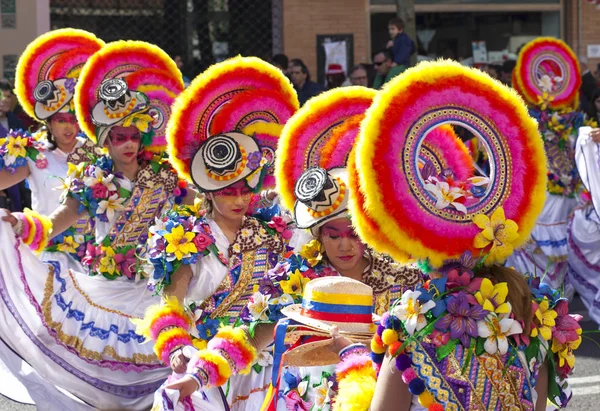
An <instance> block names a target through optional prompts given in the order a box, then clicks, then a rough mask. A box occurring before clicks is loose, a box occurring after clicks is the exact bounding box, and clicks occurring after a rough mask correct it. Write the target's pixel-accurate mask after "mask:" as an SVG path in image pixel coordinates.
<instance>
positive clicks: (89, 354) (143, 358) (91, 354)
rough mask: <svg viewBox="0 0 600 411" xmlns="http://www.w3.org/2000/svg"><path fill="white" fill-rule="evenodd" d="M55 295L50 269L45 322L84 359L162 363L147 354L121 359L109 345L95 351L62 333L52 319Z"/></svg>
mask: <svg viewBox="0 0 600 411" xmlns="http://www.w3.org/2000/svg"><path fill="white" fill-rule="evenodd" d="M53 295H54V267H53V266H51V265H50V266H49V267H48V278H47V279H46V286H45V287H44V298H43V300H42V312H43V314H44V320H45V321H46V323H47V325H48V327H50V328H52V329H53V330H54V331H55V332H56V338H58V340H59V341H60V342H61V343H63V344H64V345H66V346H68V347H71V348H73V349H74V350H75V351H76V352H77V354H78V355H79V356H81V357H83V358H87V359H89V360H94V361H102V360H105V359H107V358H112V359H114V360H116V361H119V362H124V363H132V364H138V365H139V364H144V365H145V364H157V363H160V361H159V360H158V358H157V357H156V356H155V355H154V354H151V355H145V354H138V353H135V354H133V358H128V357H121V356H120V355H118V354H117V352H116V351H115V349H114V348H113V347H111V346H109V345H107V346H106V347H104V349H103V351H102V352H98V351H93V350H89V349H87V348H85V347H84V346H83V341H82V340H81V339H80V338H79V337H77V336H74V335H68V334H66V333H64V332H63V331H62V324H61V323H59V322H56V321H54V320H53V318H52V296H53Z"/></svg>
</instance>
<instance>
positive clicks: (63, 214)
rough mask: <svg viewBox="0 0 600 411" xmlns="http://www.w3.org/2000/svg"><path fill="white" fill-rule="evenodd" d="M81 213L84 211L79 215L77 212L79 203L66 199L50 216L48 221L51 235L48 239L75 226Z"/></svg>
mask: <svg viewBox="0 0 600 411" xmlns="http://www.w3.org/2000/svg"><path fill="white" fill-rule="evenodd" d="M83 213H84V211H82V212H81V213H80V212H79V201H77V200H76V199H74V198H71V197H67V200H66V201H65V203H64V204H62V205H61V206H59V207H58V208H57V209H56V210H54V212H53V213H52V214H50V220H51V221H52V233H51V234H50V238H54V237H56V236H57V235H59V234H60V233H62V232H63V231H65V230H66V229H67V228H69V227H71V226H72V225H73V224H75V223H76V222H77V220H79V218H80V217H81V215H82V214H83Z"/></svg>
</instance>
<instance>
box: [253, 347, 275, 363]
mask: <svg viewBox="0 0 600 411" xmlns="http://www.w3.org/2000/svg"><path fill="white" fill-rule="evenodd" d="M256 363H257V364H258V365H260V366H261V367H268V366H269V365H271V364H273V356H272V355H271V353H269V352H268V351H267V350H262V351H261V352H259V353H258V356H257V358H256Z"/></svg>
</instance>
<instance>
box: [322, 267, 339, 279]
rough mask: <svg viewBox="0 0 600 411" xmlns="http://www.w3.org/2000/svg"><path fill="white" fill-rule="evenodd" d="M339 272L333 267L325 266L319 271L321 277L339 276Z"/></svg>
mask: <svg viewBox="0 0 600 411" xmlns="http://www.w3.org/2000/svg"><path fill="white" fill-rule="evenodd" d="M338 275H339V274H338V272H337V271H335V270H334V269H333V268H331V267H323V269H322V270H321V272H320V273H319V277H337V276H338Z"/></svg>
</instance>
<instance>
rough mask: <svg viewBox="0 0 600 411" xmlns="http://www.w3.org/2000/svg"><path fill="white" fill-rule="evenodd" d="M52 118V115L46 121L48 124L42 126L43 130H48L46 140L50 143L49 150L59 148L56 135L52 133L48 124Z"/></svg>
mask: <svg viewBox="0 0 600 411" xmlns="http://www.w3.org/2000/svg"><path fill="white" fill-rule="evenodd" d="M51 119H52V117H50V118H49V119H48V120H47V121H46V125H45V126H43V127H42V128H41V130H45V131H46V140H48V144H50V147H48V150H50V151H54V150H56V149H57V148H58V144H56V140H55V139H54V135H53V134H52V131H50V127H48V124H49V123H50V120H51Z"/></svg>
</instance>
